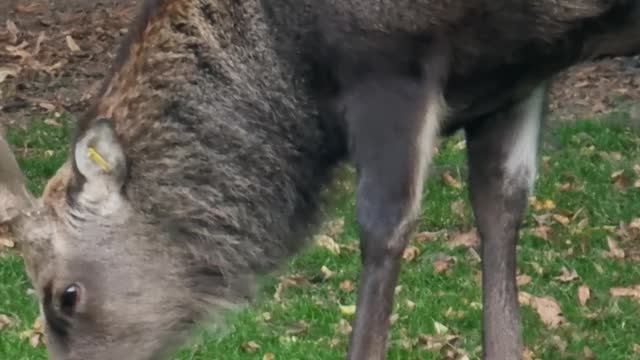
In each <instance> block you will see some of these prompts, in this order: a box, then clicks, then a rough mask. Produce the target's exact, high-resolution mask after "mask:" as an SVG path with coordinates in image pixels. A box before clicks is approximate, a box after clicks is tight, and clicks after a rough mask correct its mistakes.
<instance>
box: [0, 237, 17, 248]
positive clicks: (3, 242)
mask: <svg viewBox="0 0 640 360" xmlns="http://www.w3.org/2000/svg"><path fill="white" fill-rule="evenodd" d="M15 246H16V243H15V242H14V241H13V240H11V239H9V238H6V237H3V236H2V235H0V248H9V249H12V248H14V247H15Z"/></svg>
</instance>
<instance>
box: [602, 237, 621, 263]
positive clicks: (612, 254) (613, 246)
mask: <svg viewBox="0 0 640 360" xmlns="http://www.w3.org/2000/svg"><path fill="white" fill-rule="evenodd" d="M607 243H608V244H609V251H605V252H604V254H603V255H604V257H606V258H614V259H623V258H624V250H622V249H620V248H619V247H618V242H617V241H615V240H614V239H613V238H612V237H610V236H607Z"/></svg>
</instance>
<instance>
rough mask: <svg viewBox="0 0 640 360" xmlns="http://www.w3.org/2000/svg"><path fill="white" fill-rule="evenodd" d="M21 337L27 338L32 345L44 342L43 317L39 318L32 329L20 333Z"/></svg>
mask: <svg viewBox="0 0 640 360" xmlns="http://www.w3.org/2000/svg"><path fill="white" fill-rule="evenodd" d="M20 337H21V338H23V339H24V338H26V339H28V341H29V344H30V345H31V346H32V347H34V348H35V347H38V345H40V344H44V341H43V340H44V326H43V323H42V319H41V318H39V317H38V318H37V319H36V320H35V321H34V323H33V326H32V327H31V329H30V330H27V331H24V332H22V333H21V334H20Z"/></svg>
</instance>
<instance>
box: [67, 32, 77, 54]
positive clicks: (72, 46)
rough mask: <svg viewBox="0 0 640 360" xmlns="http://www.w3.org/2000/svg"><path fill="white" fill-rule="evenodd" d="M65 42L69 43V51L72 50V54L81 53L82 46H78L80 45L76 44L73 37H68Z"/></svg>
mask: <svg viewBox="0 0 640 360" xmlns="http://www.w3.org/2000/svg"><path fill="white" fill-rule="evenodd" d="M65 40H66V41H67V46H68V47H69V50H71V52H78V51H80V46H78V44H77V43H76V41H75V40H73V38H72V37H71V35H67V36H66V37H65Z"/></svg>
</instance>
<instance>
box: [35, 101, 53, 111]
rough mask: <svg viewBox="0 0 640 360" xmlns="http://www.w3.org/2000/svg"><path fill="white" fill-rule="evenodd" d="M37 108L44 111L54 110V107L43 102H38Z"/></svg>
mask: <svg viewBox="0 0 640 360" xmlns="http://www.w3.org/2000/svg"><path fill="white" fill-rule="evenodd" d="M38 106H40V107H41V108H43V109H45V110H47V111H53V110H55V109H56V106H55V105H53V104H52V103H49V102H44V101H42V102H39V103H38Z"/></svg>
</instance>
